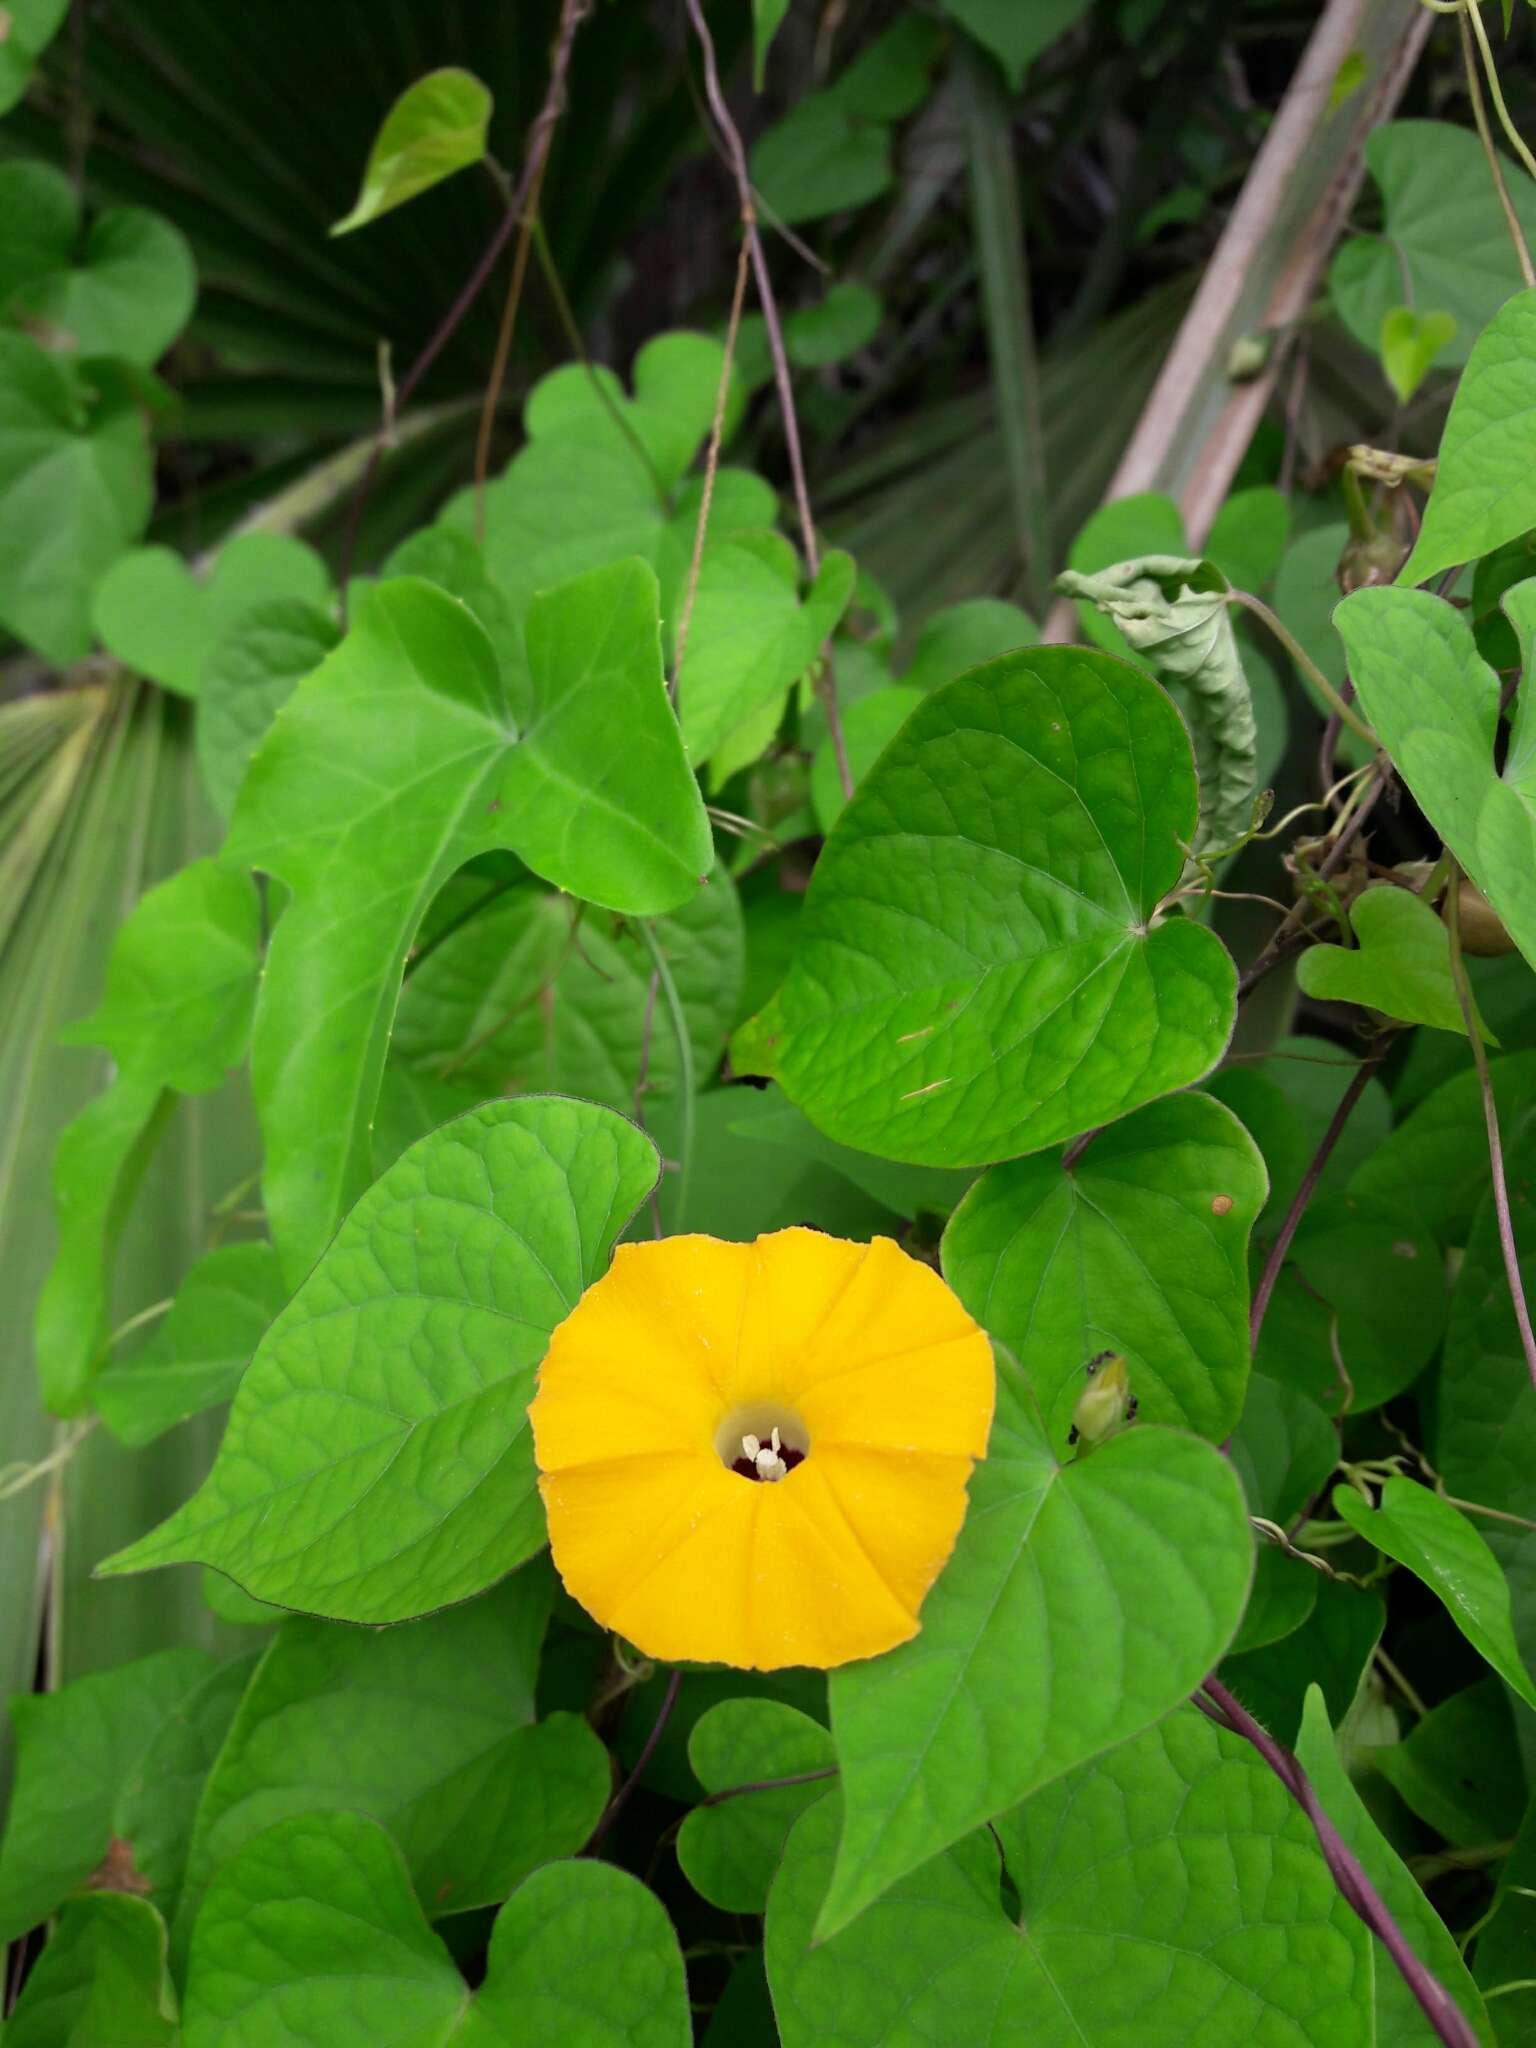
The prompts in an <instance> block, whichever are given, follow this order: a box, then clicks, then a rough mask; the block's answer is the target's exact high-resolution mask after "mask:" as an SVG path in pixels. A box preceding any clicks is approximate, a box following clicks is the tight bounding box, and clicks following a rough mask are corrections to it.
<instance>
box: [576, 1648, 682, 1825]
mask: <svg viewBox="0 0 1536 2048" xmlns="http://www.w3.org/2000/svg"><path fill="white" fill-rule="evenodd" d="M682 1682H683V1674H682V1671H681V1670H680V1669H679V1667H678V1666H677V1665H676V1664H674V1665H673V1666H672V1676H671V1677H670V1678H669V1679H668V1680H667V1689H666V1691H665V1693H664V1694H663V1695H662V1701H661V1706H660V1709H659V1710H658V1712H657V1715H656V1719H655V1720H654V1721H653V1722H652V1724H651V1732H650V1734H649V1735H647V1736H646V1738H645V1742H644V1745H643V1747H642V1748H641V1751H640V1754H639V1755H638V1756H637V1757H636V1758H635V1768H634V1769H633V1770H632V1771H631V1772H630V1774H629V1776H628V1777H627V1778H626V1779H625V1780H624V1782H623V1784H622V1785H621V1786H620V1787H619V1789H618V1791H617V1792H615V1793H614V1795H613V1797H612V1798H611V1799H610V1800H609V1802H608V1804H607V1805H606V1806H605V1807H604V1808H603V1810H602V1812H601V1813H600V1814H599V1815H598V1820H597V1826H596V1827H595V1828H594V1829H593V1830H592V1832H591V1834H590V1835H588V1837H587V1842H586V1847H585V1848H584V1849H583V1850H582V1852H581V1853H582V1855H583V1856H590V1855H591V1854H592V1852H593V1851H594V1850H595V1849H596V1847H597V1845H598V1843H599V1842H600V1841H601V1840H602V1839H603V1837H604V1835H606V1834H607V1832H608V1830H609V1829H610V1828H611V1827H612V1826H613V1824H614V1822H615V1821H616V1820H617V1819H618V1817H619V1815H620V1814H621V1813H622V1812H623V1811H624V1808H625V1805H626V1804H627V1802H628V1800H629V1796H630V1794H631V1793H632V1792H633V1791H634V1789H635V1787H636V1786H637V1785H638V1784H639V1782H640V1780H641V1779H642V1778H643V1777H644V1776H645V1767H646V1765H647V1764H648V1763H649V1762H650V1760H651V1758H652V1757H653V1756H654V1755H655V1754H656V1745H657V1743H658V1742H660V1740H661V1738H662V1735H663V1733H664V1731H665V1729H666V1725H667V1723H668V1722H669V1721H670V1720H671V1718H672V1709H673V1708H674V1707H675V1706H676V1705H677V1689H678V1687H679V1686H680V1685H681V1684H682Z"/></svg>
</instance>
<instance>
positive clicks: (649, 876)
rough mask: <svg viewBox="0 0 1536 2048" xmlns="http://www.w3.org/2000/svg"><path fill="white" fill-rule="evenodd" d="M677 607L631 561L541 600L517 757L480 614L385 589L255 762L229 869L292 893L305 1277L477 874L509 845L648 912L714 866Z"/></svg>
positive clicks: (428, 589) (266, 1078)
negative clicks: (453, 915)
mask: <svg viewBox="0 0 1536 2048" xmlns="http://www.w3.org/2000/svg"><path fill="white" fill-rule="evenodd" d="M655 591H656V585H655V579H654V577H652V575H651V574H650V572H649V570H647V569H646V568H645V567H644V566H643V564H641V563H638V562H631V563H620V564H617V565H616V566H615V567H614V568H613V569H610V570H603V571H599V572H596V573H595V574H594V575H593V576H591V577H588V578H585V579H582V580H581V581H580V582H579V583H578V584H576V585H571V586H565V587H563V588H562V589H557V590H554V591H550V592H546V593H544V594H543V595H542V596H541V597H540V598H539V600H538V603H537V605H536V606H535V612H534V617H533V619H532V620H531V621H530V625H531V628H532V630H531V637H530V649H531V653H532V668H533V677H534V683H533V687H534V689H535V690H536V692H537V694H538V712H537V716H536V720H535V723H534V725H533V727H532V728H531V729H530V731H529V733H528V734H527V736H526V737H525V738H524V739H523V740H522V741H521V742H520V743H514V732H513V728H512V719H511V711H510V707H509V705H508V702H507V696H506V688H505V682H504V679H503V676H502V672H501V669H500V667H499V665H498V664H497V662H496V660H495V657H494V655H493V653H492V650H491V647H490V644H489V642H488V641H487V640H486V637H485V634H484V633H483V632H482V630H481V629H480V627H479V626H478V625H476V623H475V621H474V619H473V618H472V617H471V616H470V614H469V612H468V611H467V610H466V609H465V607H464V606H463V605H462V604H459V603H457V602H456V601H455V600H454V599H453V598H451V597H448V596H446V595H445V594H444V593H443V592H442V591H440V590H437V589H435V588H433V587H432V586H431V585H430V584H427V583H423V582H421V581H420V580H419V579H417V578H415V577H401V578H399V579H397V580H394V581H390V582H386V583H382V584H380V585H378V586H377V587H376V588H375V589H373V590H370V591H367V592H365V593H364V594H363V596H362V597H361V599H360V600H359V603H358V605H357V608H356V614H355V617H354V620H353V624H352V628H351V630H350V631H349V633H348V635H347V637H346V639H345V640H344V641H343V643H342V644H341V646H340V647H338V648H337V649H336V651H335V653H334V654H333V655H331V656H330V657H329V658H328V659H327V660H326V661H325V662H324V663H323V664H322V665H321V666H320V668H318V669H317V670H316V671H315V672H314V673H313V674H312V675H310V676H309V677H307V678H306V679H305V681H304V682H303V683H302V684H301V685H300V687H299V688H298V690H297V691H295V693H294V695H293V696H292V697H291V698H290V699H289V701H288V703H287V704H286V705H285V706H284V707H283V709H282V711H281V712H280V713H279V715H278V718H277V721H276V723H275V724H274V726H273V728H272V730H271V732H270V733H269V735H268V737H267V739H266V741H265V742H264V743H263V745H262V747H261V749H260V751H259V752H258V754H257V755H256V757H255V759H254V760H253V761H252V763H251V766H250V769H249V771H248V772H247V775H246V778H245V781H244V783H243V785H242V787H241V791H240V800H239V803H238V805H237V807H236V811H235V817H234V822H233V824H232V826H231V828H230V836H229V840H228V843H227V845H226V848H225V854H224V857H225V859H226V860H227V861H229V862H231V863H234V862H238V863H242V864H244V865H247V866H250V867H254V868H259V869H262V870H264V871H266V872H267V873H269V874H275V875H277V876H278V877H279V878H280V879H281V880H282V881H284V882H285V883H287V885H288V887H289V888H290V889H291V890H292V891H293V901H292V902H291V903H290V904H289V906H288V908H287V910H286V911H285V912H284V914H283V917H282V919H281V921H280V923H279V924H278V927H277V930H276V932H275V933H274V935H273V940H272V944H271V947H270V949H269V952H268V959H267V968H266V973H265V976H264V978H263V983H262V994H261V1001H260V1004H259V1006H258V1009H257V1016H256V1029H255V1037H254V1046H253V1053H252V1069H253V1077H254V1082H255V1089H256V1100H257V1107H258V1110H259V1112H260V1115H261V1123H262V1133H263V1138H264V1141H265V1146H266V1161H265V1173H264V1178H263V1191H264V1194H265V1198H266V1205H267V1213H268V1217H269V1220H270V1225H271V1229H272V1234H273V1239H274V1241H275V1242H276V1244H277V1247H278V1250H279V1251H280V1252H281V1253H282V1255H283V1261H284V1267H285V1270H286V1271H287V1273H288V1275H289V1278H290V1280H291V1281H292V1282H294V1283H296V1282H297V1281H298V1280H300V1279H302V1277H303V1275H304V1274H305V1272H307V1271H308V1269H309V1267H310V1266H311V1265H313V1263H314V1261H315V1259H316V1258H318V1256H319V1254H320V1252H321V1251H322V1250H323V1249H324V1246H325V1244H326V1242H327V1240H328V1239H329V1237H330V1236H331V1233H332V1232H333V1231H334V1229H335V1227H336V1225H337V1223H338V1222H339V1221H340V1218H341V1216H342V1214H343V1212H344V1211H345V1209H346V1207H347V1205H348V1204H349V1203H350V1202H351V1201H353V1200H355V1199H356V1197H357V1196H358V1195H359V1194H360V1193H361V1192H362V1190H363V1189H364V1188H365V1187H366V1186H367V1185H368V1182H369V1181H370V1180H371V1179H372V1177H373V1168H374V1162H373V1156H372V1143H371V1131H370V1126H371V1124H372V1120H373V1115H374V1107H375V1104H376V1102H377V1099H378V1090H379V1082H380V1076H381V1074H382V1072H383V1067H384V1058H385V1053H386V1050H387V1047H388V1041H389V1032H390V1025H391V1022H392V1020H393V1017H394V1012H395V1007H396V1004H397V1002H398V999H399V992H400V979H401V974H402V971H403V968H404V965H405V960H406V956H407V954H408V952H409V950H410V947H411V944H412V942H413V940H414V938H415V936H416V931H417V928H418V926H419V925H420V923H421V920H422V918H423V917H424V915H425V914H426V911H427V909H428V906H429V905H430V904H431V903H432V901H433V899H434V898H435V897H436V895H437V893H438V891H439V889H440V888H441V887H442V885H443V883H444V882H445V881H446V880H447V879H448V877H449V876H450V875H452V874H453V873H454V872H455V870H456V869H458V868H459V867H460V866H462V865H463V864H464V863H465V862H466V861H468V860H471V859H473V858H474V857H475V856H476V855H477V854H480V853H484V852H488V851H490V850H491V849H493V848H495V847H508V846H510V847H511V848H513V849H514V850H516V851H517V852H518V853H520V854H521V855H522V856H523V858H524V859H526V860H527V861H528V862H529V863H530V864H531V865H532V866H534V867H536V868H538V869H539V870H540V871H541V872H543V873H544V874H546V875H547V876H548V878H549V879H550V880H551V881H553V882H555V883H556V884H557V886H560V887H563V888H570V889H572V890H574V891H575V892H576V893H578V894H581V895H585V896H588V897H592V898H595V899H596V900H597V901H599V902H606V903H607V904H608V905H609V907H611V908H613V909H616V910H623V911H638V912H645V913H649V912H651V911H655V910H659V909H668V908H671V907H672V906H673V905H674V904H676V903H679V902H681V901H683V899H684V898H685V897H686V896H690V895H692V894H693V893H695V891H696V890H697V889H698V887H699V878H700V876H701V875H703V874H704V873H706V872H707V870H708V868H709V865H710V863H711V861H712V859H713V847H712V844H711V841H710V835H709V822H708V819H707V817H706V815H705V812H704V807H703V800H702V798H701V797H700V795H699V791H698V786H697V784H696V783H695V782H694V780H693V777H692V776H691V775H690V774H689V772H688V768H687V764H686V763H685V761H684V759H683V751H682V741H681V739H680V737H679V734H678V729H677V721H676V719H675V718H674V717H673V716H672V712H671V709H670V707H669V706H668V704H667V700H666V692H665V685H664V683H663V679H662V674H661V658H660V652H659V646H658V640H657V623H656V597H655ZM339 761H340V762H345V763H346V764H347V772H346V774H345V775H343V776H341V777H340V778H338V776H337V763H338V762H339Z"/></svg>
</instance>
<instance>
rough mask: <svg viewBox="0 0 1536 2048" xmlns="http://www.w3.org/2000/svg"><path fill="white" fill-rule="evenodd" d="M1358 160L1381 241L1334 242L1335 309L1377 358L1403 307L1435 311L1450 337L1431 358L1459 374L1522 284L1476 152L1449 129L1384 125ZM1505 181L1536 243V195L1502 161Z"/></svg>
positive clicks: (1460, 132) (1468, 138) (1462, 134)
mask: <svg viewBox="0 0 1536 2048" xmlns="http://www.w3.org/2000/svg"><path fill="white" fill-rule="evenodd" d="M1365 161H1366V166H1367V168H1368V169H1369V171H1370V174H1371V176H1372V177H1373V178H1374V179H1375V181H1376V183H1377V184H1378V185H1379V186H1380V188H1381V196H1382V203H1383V209H1384V216H1385V217H1384V219H1383V221H1382V231H1381V233H1380V234H1379V235H1355V236H1352V237H1351V238H1349V239H1348V240H1346V241H1344V242H1342V243H1340V245H1339V248H1338V252H1337V253H1336V255H1335V256H1334V259H1333V262H1332V265H1331V267H1330V269H1329V273H1328V289H1329V293H1330V296H1331V297H1332V299H1333V304H1334V308H1335V310H1336V311H1337V313H1338V315H1339V317H1340V319H1341V320H1342V321H1343V322H1344V324H1345V326H1346V327H1347V328H1348V329H1349V330H1350V332H1351V333H1352V334H1353V335H1354V337H1355V339H1356V341H1358V342H1359V344H1360V346H1361V347H1362V348H1364V349H1370V350H1374V349H1375V348H1376V347H1377V345H1378V342H1379V340H1380V338H1381V333H1382V322H1383V321H1384V320H1385V319H1386V317H1387V315H1388V314H1389V313H1390V312H1391V311H1392V309H1393V308H1394V307H1400V306H1402V304H1403V302H1404V300H1405V299H1407V300H1408V301H1409V302H1410V303H1411V304H1412V305H1414V306H1421V307H1438V308H1440V309H1441V310H1442V312H1443V313H1444V314H1446V315H1449V316H1450V318H1451V320H1452V323H1453V331H1452V332H1451V333H1450V334H1448V335H1447V336H1446V337H1445V339H1444V340H1443V341H1442V343H1441V344H1440V347H1439V349H1438V350H1437V351H1436V352H1435V353H1436V354H1437V355H1438V357H1439V360H1440V361H1441V362H1442V363H1444V364H1446V365H1447V366H1448V367H1450V368H1459V367H1460V366H1461V364H1463V363H1464V362H1465V361H1466V360H1467V356H1468V354H1469V352H1470V351H1471V348H1472V344H1473V343H1474V342H1475V341H1476V339H1477V337H1478V335H1479V334H1480V333H1481V332H1482V330H1483V328H1484V327H1486V326H1487V324H1488V322H1489V321H1490V320H1491V319H1492V318H1493V316H1494V315H1495V314H1496V313H1497V312H1498V310H1499V308H1500V306H1502V305H1503V304H1504V302H1505V300H1506V299H1507V298H1508V297H1509V296H1510V294H1511V293H1512V292H1514V291H1516V290H1518V289H1519V283H1520V272H1519V268H1518V266H1517V265H1516V263H1515V260H1514V256H1513V254H1512V252H1511V249H1510V244H1509V224H1508V222H1507V221H1506V219H1505V217H1504V210H1503V207H1502V206H1501V205H1500V202H1499V195H1498V193H1497V192H1496V191H1495V190H1494V187H1493V182H1492V180H1491V179H1490V178H1489V176H1488V164H1487V161H1486V159H1485V158H1484V156H1483V147H1482V144H1481V143H1480V142H1479V141H1478V139H1477V136H1476V135H1475V134H1474V133H1473V131H1472V129H1471V128H1470V127H1466V126H1463V125H1462V124H1460V123H1458V122H1454V121H1387V122H1384V123H1383V124H1382V125H1381V126H1380V127H1376V128H1373V129H1372V130H1371V132H1370V134H1369V135H1368V136H1367V137H1366V139H1365ZM1505 174H1506V183H1507V186H1508V189H1509V196H1510V199H1511V200H1512V201H1513V203H1514V206H1515V209H1516V211H1517V213H1518V214H1519V216H1520V219H1521V221H1522V223H1523V225H1524V229H1525V233H1526V234H1527V236H1532V237H1536V193H1533V192H1532V191H1531V188H1530V186H1529V184H1528V183H1527V182H1526V180H1525V179H1524V178H1523V177H1522V176H1521V174H1520V171H1519V170H1518V168H1517V167H1516V166H1515V165H1514V164H1513V163H1510V162H1508V161H1507V160H1506V163H1505Z"/></svg>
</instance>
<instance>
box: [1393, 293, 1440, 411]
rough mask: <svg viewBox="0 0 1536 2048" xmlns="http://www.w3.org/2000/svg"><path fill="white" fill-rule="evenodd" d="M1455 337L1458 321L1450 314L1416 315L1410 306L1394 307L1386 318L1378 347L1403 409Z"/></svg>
mask: <svg viewBox="0 0 1536 2048" xmlns="http://www.w3.org/2000/svg"><path fill="white" fill-rule="evenodd" d="M1455 333H1456V320H1455V316H1454V315H1453V314H1450V313H1415V312H1414V310H1413V308H1412V307H1411V306H1394V307H1393V308H1392V310H1391V312H1390V313H1385V314H1383V316H1382V322H1381V338H1380V340H1379V341H1378V343H1377V347H1378V349H1379V350H1380V353H1381V367H1382V368H1383V370H1385V371H1386V373H1387V382H1388V383H1389V384H1390V385H1391V386H1392V389H1393V390H1394V391H1395V392H1396V393H1397V398H1398V403H1399V404H1400V405H1406V404H1407V403H1408V401H1409V399H1410V398H1412V396H1413V394H1414V393H1415V391H1417V390H1418V388H1419V386H1420V385H1421V384H1422V383H1423V382H1424V379H1425V378H1426V377H1427V376H1428V375H1429V372H1430V368H1431V366H1432V365H1433V363H1434V360H1435V357H1436V356H1437V355H1439V354H1440V352H1441V350H1442V349H1444V348H1445V347H1446V346H1447V344H1448V343H1449V342H1450V341H1451V340H1453V339H1454V337H1455Z"/></svg>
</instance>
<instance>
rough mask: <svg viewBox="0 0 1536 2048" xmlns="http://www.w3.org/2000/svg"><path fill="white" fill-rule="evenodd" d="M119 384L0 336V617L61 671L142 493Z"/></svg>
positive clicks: (140, 434) (143, 467)
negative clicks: (97, 587)
mask: <svg viewBox="0 0 1536 2048" xmlns="http://www.w3.org/2000/svg"><path fill="white" fill-rule="evenodd" d="M153 496H154V491H153V479H152V473H151V467H150V459H149V443H148V440H147V437H146V435H145V432H144V424H143V421H142V419H141V417H140V414H139V409H138V406H137V405H136V404H135V402H134V400H133V397H132V394H131V393H130V391H129V390H128V388H127V386H126V384H125V383H123V382H122V380H120V379H117V378H107V377H106V376H105V375H102V376H99V377H98V376H94V375H91V374H88V373H87V372H86V371H84V370H79V369H76V368H75V367H74V366H73V365H72V364H70V363H67V362H64V361H61V360H60V359H59V358H58V357H56V356H51V355H49V354H47V353H46V351H45V350H43V349H41V348H39V347H38V345H37V343H36V342H35V341H30V340H28V339H27V337H26V336H25V335H21V334H3V333H0V623H3V624H4V625H6V626H7V627H9V629H10V630H11V632H13V633H14V634H15V635H16V637H17V638H18V639H19V640H24V641H25V642H26V643H27V645H28V646H29V647H35V648H36V649H37V651H38V653H39V654H42V655H45V656H46V657H47V658H48V660H50V661H52V662H57V663H58V664H59V665H60V666H61V667H62V666H64V665H65V664H66V663H68V662H71V661H78V660H79V659H80V657H81V656H82V655H83V654H85V653H87V652H89V649H90V645H91V592H92V591H93V590H94V589H95V587H96V584H97V582H98V580H99V579H100V577H101V575H102V572H103V571H104V570H105V569H107V568H108V567H109V565H110V564H111V563H112V562H114V561H116V559H117V557H118V556H119V555H120V554H121V553H122V552H123V549H124V548H125V547H127V545H128V543H129V542H130V541H131V540H132V539H133V538H134V536H135V535H136V534H137V533H139V531H140V530H141V529H142V527H143V525H144V522H145V520H146V519H147V518H148V517H149V508H150V505H151V503H152V501H153Z"/></svg>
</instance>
